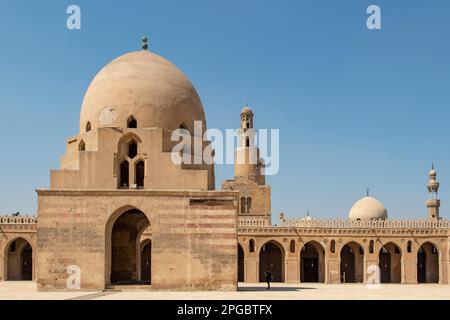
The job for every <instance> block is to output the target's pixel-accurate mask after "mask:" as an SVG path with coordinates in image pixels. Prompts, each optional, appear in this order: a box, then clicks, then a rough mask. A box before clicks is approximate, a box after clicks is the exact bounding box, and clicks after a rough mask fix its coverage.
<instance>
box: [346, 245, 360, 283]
mask: <svg viewBox="0 0 450 320" xmlns="http://www.w3.org/2000/svg"><path fill="white" fill-rule="evenodd" d="M363 278H364V250H363V248H362V247H361V246H360V245H359V244H358V243H356V242H353V241H352V242H349V243H347V244H346V245H345V246H344V247H342V250H341V282H342V283H357V282H363V281H364V279H363Z"/></svg>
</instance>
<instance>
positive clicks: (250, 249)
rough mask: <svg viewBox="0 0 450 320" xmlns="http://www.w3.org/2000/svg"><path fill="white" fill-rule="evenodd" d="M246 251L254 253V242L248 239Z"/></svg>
mask: <svg viewBox="0 0 450 320" xmlns="http://www.w3.org/2000/svg"><path fill="white" fill-rule="evenodd" d="M248 251H250V252H255V240H253V239H250V241H249V243H248Z"/></svg>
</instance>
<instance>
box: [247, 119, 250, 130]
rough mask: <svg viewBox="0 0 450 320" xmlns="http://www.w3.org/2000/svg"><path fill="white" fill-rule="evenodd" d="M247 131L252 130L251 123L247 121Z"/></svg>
mask: <svg viewBox="0 0 450 320" xmlns="http://www.w3.org/2000/svg"><path fill="white" fill-rule="evenodd" d="M247 129H250V122H248V121H247Z"/></svg>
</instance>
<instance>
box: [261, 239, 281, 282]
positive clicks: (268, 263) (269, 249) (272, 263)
mask: <svg viewBox="0 0 450 320" xmlns="http://www.w3.org/2000/svg"><path fill="white" fill-rule="evenodd" d="M266 271H269V272H270V273H271V274H272V281H273V282H284V248H283V246H282V245H281V244H280V243H279V242H277V241H275V240H269V241H267V242H266V243H264V245H263V246H262V247H261V249H260V251H259V281H260V282H265V281H266V280H265V274H264V273H265V272H266Z"/></svg>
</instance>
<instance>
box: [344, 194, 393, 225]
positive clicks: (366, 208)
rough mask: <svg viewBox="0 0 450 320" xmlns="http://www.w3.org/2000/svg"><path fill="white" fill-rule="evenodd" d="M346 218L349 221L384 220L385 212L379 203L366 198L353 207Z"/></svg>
mask: <svg viewBox="0 0 450 320" xmlns="http://www.w3.org/2000/svg"><path fill="white" fill-rule="evenodd" d="M348 218H349V219H350V220H385V219H387V210H386V208H385V207H384V205H383V204H382V203H381V202H380V201H378V200H377V199H375V198H372V197H369V196H367V197H364V198H362V199H360V200H359V201H357V202H356V203H355V204H354V205H353V207H352V208H351V209H350V213H349V215H348Z"/></svg>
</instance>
